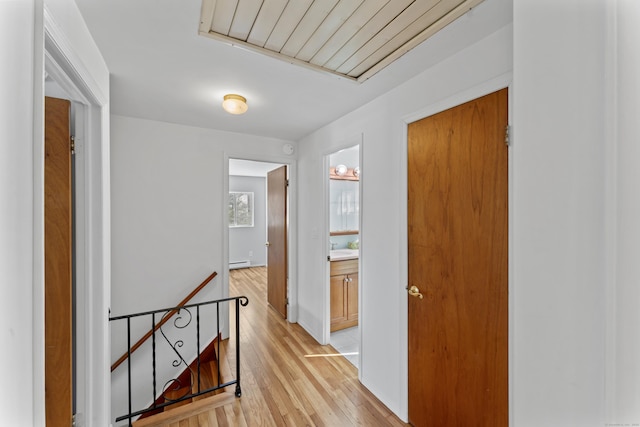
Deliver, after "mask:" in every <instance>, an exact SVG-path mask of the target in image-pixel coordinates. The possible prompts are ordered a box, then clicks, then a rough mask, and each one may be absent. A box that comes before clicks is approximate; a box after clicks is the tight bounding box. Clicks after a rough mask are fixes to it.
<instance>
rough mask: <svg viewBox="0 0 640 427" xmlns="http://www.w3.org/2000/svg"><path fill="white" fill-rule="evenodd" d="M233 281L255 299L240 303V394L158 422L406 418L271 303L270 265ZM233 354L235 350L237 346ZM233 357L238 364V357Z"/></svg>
mask: <svg viewBox="0 0 640 427" xmlns="http://www.w3.org/2000/svg"><path fill="white" fill-rule="evenodd" d="M229 282H230V283H229V288H230V289H229V293H230V295H231V296H238V295H245V296H247V297H248V298H249V305H247V306H246V307H243V308H242V309H241V310H240V312H241V315H240V317H241V318H240V325H241V331H240V346H241V386H242V397H241V398H240V399H236V398H231V399H226V400H225V402H227V403H226V404H223V405H222V406H220V407H217V408H215V409H207V408H206V407H201V408H200V409H198V410H196V411H191V412H189V413H188V414H187V415H186V417H183V418H182V419H178V418H177V417H174V418H173V419H170V420H167V421H165V422H164V423H158V424H153V425H154V426H156V427H160V426H162V427H217V426H250V427H255V426H295V427H298V426H328V427H348V426H358V425H366V426H381V427H397V426H405V425H408V424H404V423H402V422H401V421H400V420H399V419H398V418H397V417H396V416H395V415H394V414H393V413H391V412H390V411H389V410H388V409H387V408H386V406H384V405H383V404H382V403H381V402H380V401H379V400H378V399H377V398H376V397H375V396H373V394H371V393H370V392H369V391H368V390H367V389H366V388H365V387H364V386H362V384H360V382H359V381H358V371H357V369H356V368H355V367H354V366H353V365H352V364H351V363H349V361H347V359H345V358H344V357H342V356H340V355H339V354H338V353H337V352H336V351H335V350H334V349H333V348H332V347H331V346H322V345H319V344H318V343H317V342H316V341H315V340H314V339H313V338H312V337H311V336H310V335H309V334H308V333H307V332H306V331H305V330H304V329H302V328H301V327H300V326H299V325H297V324H290V323H287V322H286V321H285V320H283V319H282V318H281V317H280V315H279V314H278V313H276V311H275V310H273V309H272V308H270V307H268V306H267V304H266V300H267V298H266V291H267V282H266V267H254V268H246V269H238V270H231V271H230V272H229ZM233 311H234V309H233V308H231V318H233V316H234V315H235V313H233ZM234 333H235V331H233V330H232V331H231V334H232V335H233V334H234ZM228 354H229V355H230V357H235V356H234V355H235V350H234V349H233V348H231V346H230V348H229V351H228ZM230 363H231V364H232V365H235V360H230ZM185 408H186V407H185ZM165 414H168V413H165Z"/></svg>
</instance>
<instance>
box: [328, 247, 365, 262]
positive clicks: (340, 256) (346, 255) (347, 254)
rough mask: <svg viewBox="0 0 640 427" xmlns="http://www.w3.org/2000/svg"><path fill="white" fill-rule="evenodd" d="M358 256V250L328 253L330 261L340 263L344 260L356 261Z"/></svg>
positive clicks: (335, 250)
mask: <svg viewBox="0 0 640 427" xmlns="http://www.w3.org/2000/svg"><path fill="white" fill-rule="evenodd" d="M359 256H360V251H359V250H358V249H334V250H332V251H331V252H330V253H329V258H330V259H331V261H341V260H345V259H357V258H358V257H359Z"/></svg>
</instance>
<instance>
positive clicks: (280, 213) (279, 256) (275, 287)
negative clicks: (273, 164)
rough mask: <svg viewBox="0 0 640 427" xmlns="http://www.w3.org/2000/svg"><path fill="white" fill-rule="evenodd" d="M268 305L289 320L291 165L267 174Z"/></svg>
mask: <svg viewBox="0 0 640 427" xmlns="http://www.w3.org/2000/svg"><path fill="white" fill-rule="evenodd" d="M267 302H268V303H269V305H271V307H273V308H274V309H275V310H276V311H277V312H278V313H280V314H281V315H282V317H284V318H285V319H286V318H287V166H286V165H285V166H281V167H279V168H278V169H274V170H272V171H271V172H269V173H267Z"/></svg>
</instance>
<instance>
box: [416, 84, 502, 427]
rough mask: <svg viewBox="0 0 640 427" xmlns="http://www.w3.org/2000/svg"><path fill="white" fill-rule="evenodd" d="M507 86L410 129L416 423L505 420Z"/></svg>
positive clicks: (494, 423)
mask: <svg viewBox="0 0 640 427" xmlns="http://www.w3.org/2000/svg"><path fill="white" fill-rule="evenodd" d="M507 99H508V97H507V90H506V89H504V90H501V91H499V92H496V93H493V94H490V95H487V96H484V97H482V98H479V99H476V100H474V101H471V102H468V103H465V104H463V105H460V106H458V107H455V108H452V109H450V110H446V111H444V112H441V113H439V114H436V115H434V116H431V117H427V118H425V119H423V120H420V121H418V122H415V123H411V124H410V125H409V131H408V161H409V162H408V227H409V229H408V236H409V237H408V243H409V247H408V256H409V286H412V285H415V286H417V287H418V288H419V289H420V291H421V292H422V294H423V295H424V299H419V298H417V297H409V301H408V304H409V306H408V312H409V326H408V328H409V330H408V334H409V342H408V346H409V420H410V422H411V423H412V424H413V425H415V426H420V427H423V426H427V427H446V426H465V427H466V426H487V427H488V426H491V427H501V426H505V427H506V426H507V425H508V357H507V356H508V313H507V311H508V171H507V166H508V157H507V154H508V148H507V147H506V146H505V143H504V139H505V138H504V135H505V128H506V125H507V111H508V110H507Z"/></svg>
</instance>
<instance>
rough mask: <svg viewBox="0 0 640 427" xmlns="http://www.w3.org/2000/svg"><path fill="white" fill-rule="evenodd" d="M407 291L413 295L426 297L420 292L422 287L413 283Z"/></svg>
mask: <svg viewBox="0 0 640 427" xmlns="http://www.w3.org/2000/svg"><path fill="white" fill-rule="evenodd" d="M407 292H408V293H409V295H411V296H412V297H418V298H420V299H422V298H424V296H423V295H422V294H421V293H420V289H418V287H417V286H415V285H413V286H411V287H410V288H407Z"/></svg>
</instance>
